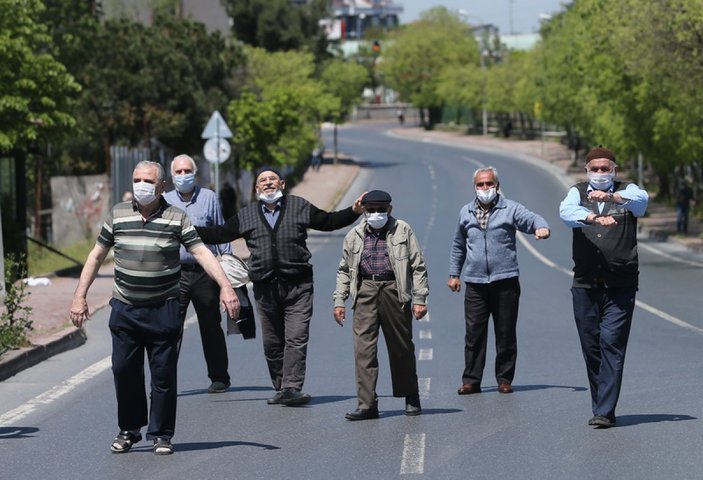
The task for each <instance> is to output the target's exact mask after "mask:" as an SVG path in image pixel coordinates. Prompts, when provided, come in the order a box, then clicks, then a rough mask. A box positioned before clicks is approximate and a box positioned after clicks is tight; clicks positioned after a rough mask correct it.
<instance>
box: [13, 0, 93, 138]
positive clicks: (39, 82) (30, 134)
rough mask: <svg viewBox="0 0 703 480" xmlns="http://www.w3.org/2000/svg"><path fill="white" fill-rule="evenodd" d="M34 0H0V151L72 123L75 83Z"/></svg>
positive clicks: (62, 130) (61, 131)
mask: <svg viewBox="0 0 703 480" xmlns="http://www.w3.org/2000/svg"><path fill="white" fill-rule="evenodd" d="M43 8H44V7H43V5H42V2H40V1H38V0H0V12H2V14H1V15H0V151H5V152H8V151H10V150H13V149H26V147H27V146H28V143H29V142H31V141H34V140H37V139H38V138H41V137H42V136H44V135H46V136H58V135H61V134H64V133H65V132H66V129H68V128H70V127H72V126H73V125H74V124H75V120H74V118H73V117H72V115H71V113H70V112H71V108H70V103H71V99H72V98H73V97H74V96H75V95H76V93H77V92H78V90H79V86H78V84H77V83H76V82H75V81H74V79H73V77H72V76H71V75H70V74H69V73H68V72H67V71H66V68H65V67H64V66H63V65H62V64H61V63H59V62H58V61H57V60H56V59H55V58H54V56H53V55H52V54H51V52H52V51H53V47H52V45H51V37H50V36H49V35H48V33H47V29H46V27H45V26H44V25H42V24H40V23H37V22H36V21H35V18H36V17H37V16H38V15H39V14H40V13H41V12H42V10H43Z"/></svg>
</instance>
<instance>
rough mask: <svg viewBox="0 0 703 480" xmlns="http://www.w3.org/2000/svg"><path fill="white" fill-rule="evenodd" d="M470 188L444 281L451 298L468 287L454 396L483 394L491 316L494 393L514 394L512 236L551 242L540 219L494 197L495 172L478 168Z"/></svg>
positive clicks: (516, 294) (499, 196)
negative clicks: (472, 191) (517, 234)
mask: <svg viewBox="0 0 703 480" xmlns="http://www.w3.org/2000/svg"><path fill="white" fill-rule="evenodd" d="M473 182H474V188H475V190H476V200H475V201H473V202H471V203H469V204H467V205H464V206H463V207H462V208H461V211H460V212H459V222H458V224H457V228H456V233H455V234H454V242H453V243H452V248H451V253H450V256H449V280H448V281H447V286H448V287H449V289H450V290H451V291H453V292H459V291H460V290H461V281H463V282H464V283H465V284H466V292H465V294H464V318H465V321H466V338H465V346H464V362H465V368H464V374H463V375H462V386H461V387H460V388H459V391H458V393H459V395H469V394H473V393H479V392H480V391H481V379H482V377H483V367H484V365H485V364H486V344H487V340H488V318H489V316H492V317H493V323H494V324H495V335H496V366H495V375H496V381H497V383H498V391H499V392H500V393H512V391H513V387H512V382H513V377H514V376H515V361H516V359H517V336H516V334H515V331H516V326H517V315H518V304H519V300H520V282H519V281H518V275H519V274H520V272H519V269H518V263H517V251H516V248H515V246H516V245H515V232H516V231H521V232H524V233H533V234H534V235H535V238H536V239H537V240H541V239H545V238H549V235H550V231H549V225H547V222H546V220H545V219H544V218H542V217H541V216H539V215H537V214H535V213H532V212H531V211H529V210H528V209H527V208H525V207H524V206H523V205H521V204H519V203H517V202H514V201H512V200H508V199H507V198H505V197H504V196H503V195H502V194H500V193H498V189H499V187H500V183H499V181H498V172H497V171H496V169H495V168H493V167H487V168H479V169H478V170H476V171H475V172H474V176H473Z"/></svg>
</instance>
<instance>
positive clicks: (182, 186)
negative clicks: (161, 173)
mask: <svg viewBox="0 0 703 480" xmlns="http://www.w3.org/2000/svg"><path fill="white" fill-rule="evenodd" d="M173 184H174V185H175V187H176V190H178V191H179V192H181V193H188V192H192V191H193V188H195V174H194V173H186V174H184V175H176V176H174V177H173Z"/></svg>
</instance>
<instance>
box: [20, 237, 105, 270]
mask: <svg viewBox="0 0 703 480" xmlns="http://www.w3.org/2000/svg"><path fill="white" fill-rule="evenodd" d="M94 246H95V239H85V240H83V241H81V242H77V243H74V244H72V245H69V246H68V247H64V248H57V250H59V251H61V252H62V253H63V254H65V255H68V256H69V257H71V258H75V259H76V260H78V261H79V262H81V263H83V262H84V261H85V259H86V257H87V256H88V253H89V252H90V251H91V250H92V249H93V247H94ZM28 248H29V255H28V263H29V276H31V277H37V276H42V275H46V274H49V273H53V272H56V271H58V270H62V269H64V268H69V267H74V266H76V264H75V263H73V262H72V261H70V260H68V259H67V258H64V257H62V256H61V255H58V254H56V253H54V252H52V251H50V250H48V249H46V248H44V247H41V246H39V245H37V244H35V243H32V242H29V245H28Z"/></svg>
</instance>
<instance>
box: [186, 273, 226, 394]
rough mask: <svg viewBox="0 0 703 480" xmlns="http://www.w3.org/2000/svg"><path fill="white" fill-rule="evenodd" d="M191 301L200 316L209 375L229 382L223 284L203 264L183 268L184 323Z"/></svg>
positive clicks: (216, 380)
mask: <svg viewBox="0 0 703 480" xmlns="http://www.w3.org/2000/svg"><path fill="white" fill-rule="evenodd" d="M190 302H193V307H194V308H195V313H196V315H197V316H198V327H199V328H200V341H201V343H202V345H203V354H204V355H205V363H206V364H207V376H208V377H210V380H211V381H213V382H224V383H229V380H230V378H229V373H227V367H228V365H229V359H228V358H227V343H226V342H225V334H224V332H223V331H222V326H221V322H222V316H221V315H220V287H219V285H217V282H215V281H214V280H213V279H212V278H210V276H209V275H208V274H207V273H205V271H204V270H203V269H202V268H200V267H199V266H198V267H196V268H195V270H193V271H183V270H182V271H181V291H180V297H179V303H180V310H179V314H180V319H181V323H183V322H185V319H186V313H187V311H188V304H190Z"/></svg>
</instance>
